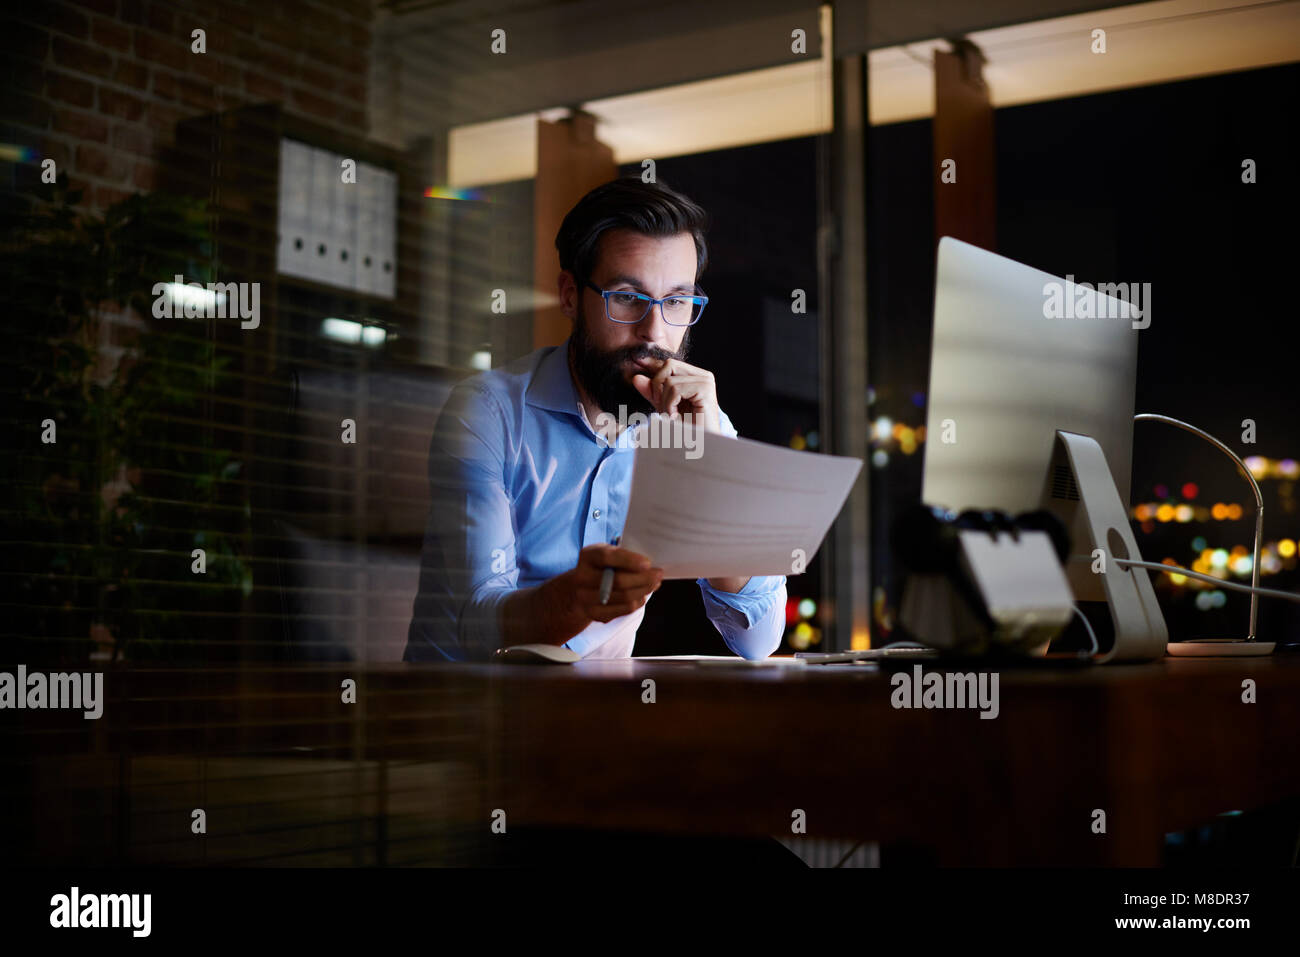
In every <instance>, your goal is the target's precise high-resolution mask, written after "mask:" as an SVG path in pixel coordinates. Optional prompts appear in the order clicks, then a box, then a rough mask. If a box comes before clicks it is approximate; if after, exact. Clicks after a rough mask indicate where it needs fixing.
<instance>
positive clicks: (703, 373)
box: [629, 359, 725, 590]
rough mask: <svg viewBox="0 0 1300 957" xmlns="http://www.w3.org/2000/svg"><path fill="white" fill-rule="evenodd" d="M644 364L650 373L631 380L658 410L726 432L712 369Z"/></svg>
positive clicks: (662, 362) (664, 362) (673, 362)
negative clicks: (686, 417)
mask: <svg viewBox="0 0 1300 957" xmlns="http://www.w3.org/2000/svg"><path fill="white" fill-rule="evenodd" d="M642 365H643V366H644V367H645V368H646V370H647V372H644V373H641V372H638V373H634V374H633V375H632V378H631V379H630V380H629V381H630V382H631V383H632V387H633V388H634V389H636V391H637V392H639V393H641V396H642V398H644V399H645V400H646V401H647V402H649V403H650V404H651V405H653V406H654V407H655V411H656V412H659V413H660V414H661V415H666V416H668V417H669V418H670V419H682V417H683V416H687V415H689V416H692V418H690V419H685V420H684V421H687V422H693V423H695V424H696V425H699V426H701V427H702V428H704V429H707V430H708V431H710V432H720V431H722V417H721V416H720V415H719V414H718V392H717V386H716V384H715V383H714V381H713V373H712V372H710V371H709V370H708V369H701V368H700V367H699V366H693V365H690V364H689V363H686V362H683V361H682V360H681V359H644V360H642ZM724 590H725V589H724Z"/></svg>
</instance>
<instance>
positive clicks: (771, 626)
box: [404, 341, 786, 661]
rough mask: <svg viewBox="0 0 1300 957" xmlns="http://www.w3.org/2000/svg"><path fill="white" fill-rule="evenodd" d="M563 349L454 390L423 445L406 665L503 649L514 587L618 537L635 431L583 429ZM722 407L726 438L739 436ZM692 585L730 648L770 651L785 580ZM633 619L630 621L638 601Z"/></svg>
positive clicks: (599, 628) (576, 645) (593, 645)
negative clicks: (735, 588)
mask: <svg viewBox="0 0 1300 957" xmlns="http://www.w3.org/2000/svg"><path fill="white" fill-rule="evenodd" d="M567 350H568V342H567V341H566V342H565V343H563V344H561V345H559V346H552V347H549V348H544V349H538V350H537V351H535V352H533V353H531V354H529V355H527V356H524V357H522V358H520V359H517V360H515V361H514V362H512V363H510V364H508V365H505V366H502V367H501V368H499V369H493V370H491V371H489V372H482V373H479V374H477V375H474V376H471V377H469V378H468V379H465V380H463V381H461V382H460V383H458V384H457V385H456V387H455V388H454V389H452V392H451V395H450V397H449V398H448V400H447V404H446V406H445V407H444V409H443V411H442V414H441V416H440V417H439V419H438V422H437V425H436V427H435V429H434V434H433V439H432V441H431V442H430V448H429V485H430V499H431V501H430V509H429V521H428V526H427V528H426V530H425V536H424V548H423V551H422V554H421V560H420V588H419V593H418V595H417V596H416V599H415V609H414V615H413V617H412V620H411V626H410V629H409V632H408V636H407V646H406V654H405V658H404V660H406V661H444V660H484V659H486V658H488V657H490V655H491V654H492V652H493V651H495V650H496V649H497V648H499V647H501V645H502V644H503V639H502V626H501V609H502V605H503V603H504V602H505V599H506V598H507V597H508V596H509V595H510V594H511V593H512V592H514V591H515V590H517V589H520V588H528V587H531V586H534V585H540V584H541V583H542V582H544V581H546V580H548V579H550V578H553V577H555V576H556V575H559V574H561V573H562V572H566V571H569V570H570V569H572V568H573V567H574V566H575V565H577V563H578V552H579V551H580V550H581V549H582V548H584V547H586V546H588V545H594V544H598V543H613V542H614V541H615V540H616V539H617V538H618V537H619V536H620V535H621V534H622V531H623V522H624V519H625V517H626V515H627V506H628V493H629V491H630V489H631V484H632V462H633V457H634V456H635V454H636V448H635V444H634V443H635V438H634V432H635V430H636V429H637V428H638V426H630V427H629V428H628V429H627V430H625V431H624V432H623V433H622V434H621V435H619V437H618V439H617V441H616V442H614V443H613V444H610V443H609V442H607V441H606V440H605V438H604V437H603V436H601V435H599V434H598V433H596V432H595V431H593V429H592V428H591V425H590V423H588V421H587V417H586V415H585V413H584V412H583V411H582V406H581V403H580V401H579V397H578V391H577V388H576V387H575V386H574V384H573V379H572V377H571V376H570V374H569V368H568V358H567V356H568V353H567ZM719 416H720V422H719V428H720V431H721V432H722V434H723V435H726V436H731V437H735V436H736V434H737V433H736V430H735V428H734V427H733V426H732V424H731V420H730V419H728V418H727V415H726V413H724V412H722V411H721V410H719ZM641 427H644V426H641ZM713 437H714V439H715V440H718V441H721V440H722V439H720V438H719V437H718V436H717V434H716V433H714V434H713ZM697 581H698V584H699V586H700V591H701V593H702V595H703V599H704V608H705V612H706V614H707V615H708V617H709V620H710V621H712V622H713V624H714V626H715V627H716V628H717V630H718V633H719V634H720V635H721V636H722V640H723V642H725V643H726V646H727V647H728V648H730V649H731V650H732V651H733V652H735V653H736V654H737V655H740V656H742V657H744V658H763V657H766V656H768V655H770V654H772V652H774V651H775V650H776V649H777V647H778V646H779V645H780V643H781V635H782V633H783V631H784V629H785V604H786V588H785V577H784V576H769V577H753V578H750V579H749V581H748V582H747V583H746V584H745V587H744V588H742V589H741V590H740V591H739V592H736V593H732V592H722V591H718V590H717V589H715V588H713V586H711V585H710V584H709V583H708V581H707V580H706V579H703V578H701V579H697ZM651 600H653V595H652V596H651ZM632 615H636V616H637V622H636V623H635V624H639V620H640V617H641V616H643V615H644V608H642V609H639V610H638V611H636V612H633V613H632ZM630 617H631V615H628V616H624V617H623V618H621V619H615V622H611V623H609V624H608V625H604V624H599V623H598V624H596V625H593V626H592V627H589V628H588V629H586V630H585V631H583V632H581V633H579V634H578V635H575V636H574V637H573V638H571V639H570V640H569V641H568V642H566V643H565V647H566V648H571V649H572V650H574V651H576V652H577V653H578V654H580V655H584V656H586V655H588V654H594V655H599V651H600V649H599V646H600V645H603V644H604V643H605V642H606V641H607V639H608V636H609V634H610V633H611V626H613V628H614V629H615V630H616V629H617V627H618V625H617V623H618V622H623V623H624V624H628V623H627V622H626V621H625V619H627V618H630ZM630 647H631V646H630V643H628V644H627V651H626V652H624V653H630ZM718 650H719V652H721V650H722V649H720V648H719V649H718ZM604 656H605V657H608V656H609V655H608V654H606V655H604Z"/></svg>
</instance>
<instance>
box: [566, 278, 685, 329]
mask: <svg viewBox="0 0 1300 957" xmlns="http://www.w3.org/2000/svg"><path fill="white" fill-rule="evenodd" d="M587 288H588V289H590V290H592V291H593V292H597V293H599V294H600V298H601V299H603V300H605V318H606V319H608V320H609V321H610V322H617V323H618V324H619V325H620V326H635V325H636V324H637V323H640V322H644V321H645V317H646V316H648V315H650V310H651V309H653V308H654V307H655V306H658V307H659V315H660V316H662V317H663V320H664V322H666V323H668V325H670V326H693V325H695V324H696V323H697V322H699V321H700V316H703V315H704V307H705V306H707V305H708V304H709V297H708V296H701V295H696V294H695V293H691V294H690V295H689V296H688V295H683V294H682V293H678V294H677V295H675V296H664V297H663V299H655V298H653V297H652V296H647V295H646V294H645V293H641V292H632V291H631V290H628V289H601V288H600V287H599V286H597V285H596V284H595V283H594V282H592V281H591V280H590V279H589V280H587ZM610 296H635V297H636V298H638V299H644V300H645V303H646V307H645V312H643V313H641V318H640V319H637V320H636V321H635V322H629V321H627V320H624V319H615V318H614V317H613V316H611V315H610V314H609V297H610ZM669 299H698V300H700V312H699V315H697V316H696V317H695V318H694V319H692V320H691V321H690V322H672V321H671V320H670V319H669V318H668V315H667V313H665V312H664V303H665V302H667V301H668V300H669Z"/></svg>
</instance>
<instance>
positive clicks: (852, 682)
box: [495, 658, 1300, 865]
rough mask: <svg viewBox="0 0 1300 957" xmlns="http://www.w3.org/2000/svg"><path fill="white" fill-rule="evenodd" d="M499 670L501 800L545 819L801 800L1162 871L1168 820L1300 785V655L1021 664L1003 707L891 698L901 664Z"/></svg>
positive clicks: (990, 854) (844, 830)
mask: <svg viewBox="0 0 1300 957" xmlns="http://www.w3.org/2000/svg"><path fill="white" fill-rule="evenodd" d="M934 665H935V663H934V662H926V663H924V667H925V669H926V670H927V671H929V670H933V669H934ZM497 670H501V669H497ZM645 678H653V679H654V680H655V682H656V698H657V701H656V703H655V704H644V703H642V700H641V697H642V691H641V682H642V680H643V679H645ZM1246 678H1252V679H1254V680H1255V682H1256V685H1257V692H1256V694H1257V701H1258V703H1256V704H1244V703H1242V700H1241V699H1242V681H1243V679H1246ZM497 680H498V681H499V682H500V684H501V694H500V703H501V713H502V717H503V721H502V726H501V730H502V733H503V735H504V737H503V741H504V743H505V751H504V753H503V756H502V757H503V760H502V765H501V770H502V778H501V782H500V788H501V789H500V791H499V797H496V799H497V800H499V802H500V803H499V804H498V805H495V806H500V807H505V808H508V809H509V814H510V820H511V821H516V822H524V823H528V824H538V825H553V826H565V827H610V828H632V829H643V830H663V831H675V832H702V833H715V834H751V835H762V834H770V835H776V834H789V833H790V822H791V815H792V812H793V810H794V809H796V808H799V809H803V810H804V812H805V813H806V818H807V827H808V831H807V833H808V834H809V836H823V837H840V838H852V837H857V838H870V839H873V840H880V841H898V840H902V841H910V842H916V843H918V844H922V845H928V846H931V847H933V848H934V849H935V851H936V853H937V860H938V862H939V863H941V864H945V865H1005V864H1024V865H1031V864H1041V865H1117V864H1119V865H1157V864H1159V863H1160V858H1161V848H1162V843H1163V835H1164V834H1165V833H1166V832H1170V831H1175V830H1182V829H1186V828H1189V827H1193V826H1196V825H1198V824H1201V823H1205V822H1207V821H1209V820H1210V819H1211V818H1212V817H1213V816H1214V815H1216V814H1219V813H1222V812H1224V811H1231V810H1247V809H1251V808H1255V807H1259V806H1263V805H1266V804H1269V803H1272V802H1274V801H1277V800H1280V799H1283V798H1288V797H1294V796H1297V795H1300V660H1297V659H1295V658H1264V659H1236V660H1232V659H1214V660H1196V659H1174V658H1166V659H1163V660H1161V661H1159V662H1155V663H1152V664H1147V665H1121V666H1114V667H1092V668H1088V669H1085V670H1082V671H1080V670H1071V671H1068V672H1043V671H1023V670H1022V671H1016V670H1011V669H1004V670H1002V671H1001V672H1000V679H999V692H1000V706H1001V710H1000V714H999V716H998V717H997V718H996V719H992V720H988V719H980V717H979V712H978V711H975V710H967V711H956V710H950V711H939V710H929V711H927V710H920V711H918V710H905V709H895V708H893V707H891V705H890V693H891V691H892V687H891V685H890V683H889V672H888V671H880V672H868V671H859V670H832V669H829V668H826V667H806V668H799V669H796V670H787V669H781V670H779V671H778V670H747V671H731V670H727V671H720V670H717V669H704V668H699V667H696V666H694V665H691V664H689V663H681V662H649V661H636V660H631V661H621V662H620V661H615V662H596V661H593V662H581V663H579V664H578V665H575V666H574V667H573V668H571V669H562V668H553V669H528V670H526V671H524V669H521V668H515V669H512V670H509V671H508V672H506V673H505V674H504V675H502V676H501V677H500V678H498V679H497ZM1094 809H1102V810H1104V811H1105V813H1106V833H1105V834H1096V833H1093V829H1092V826H1093V812H1094Z"/></svg>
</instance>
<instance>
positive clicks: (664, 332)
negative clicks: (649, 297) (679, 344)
mask: <svg viewBox="0 0 1300 957" xmlns="http://www.w3.org/2000/svg"><path fill="white" fill-rule="evenodd" d="M668 329H669V326H668V323H666V322H664V313H663V307H662V306H661V305H660V304H659V303H657V302H656V303H652V304H651V306H650V309H649V311H648V312H647V313H646V314H645V315H644V316H643V317H642V318H641V321H640V322H639V323H637V325H636V334H637V338H639V339H642V340H644V341H645V342H656V343H662V342H667V341H668Z"/></svg>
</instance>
